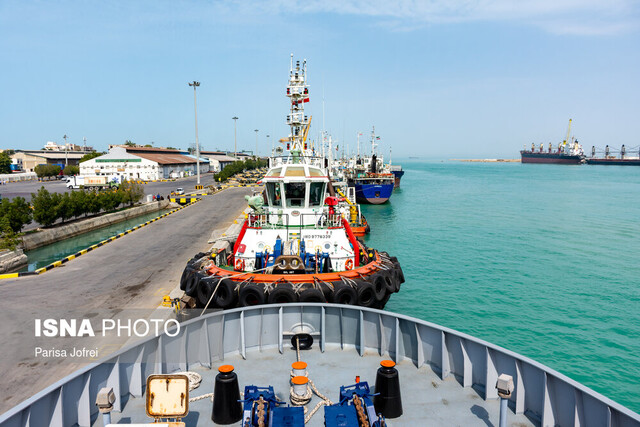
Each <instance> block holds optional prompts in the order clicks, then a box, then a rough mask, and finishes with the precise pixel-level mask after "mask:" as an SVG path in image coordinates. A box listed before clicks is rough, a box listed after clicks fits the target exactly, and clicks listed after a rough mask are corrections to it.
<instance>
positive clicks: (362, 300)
mask: <svg viewBox="0 0 640 427" xmlns="http://www.w3.org/2000/svg"><path fill="white" fill-rule="evenodd" d="M356 283H357V284H358V287H357V293H358V305H360V306H362V307H374V306H375V305H376V303H377V302H378V300H377V299H376V289H375V287H374V286H373V284H372V283H370V282H365V281H364V280H356Z"/></svg>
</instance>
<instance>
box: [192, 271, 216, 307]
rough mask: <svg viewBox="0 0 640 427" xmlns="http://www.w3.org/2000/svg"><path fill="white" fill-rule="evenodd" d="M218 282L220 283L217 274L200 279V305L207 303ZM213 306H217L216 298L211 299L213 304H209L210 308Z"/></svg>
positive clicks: (198, 288) (198, 293) (198, 297)
mask: <svg viewBox="0 0 640 427" xmlns="http://www.w3.org/2000/svg"><path fill="white" fill-rule="evenodd" d="M216 283H218V278H217V277H216V276H209V277H203V278H201V279H200V281H198V286H197V288H196V300H197V301H198V306H199V307H204V306H206V305H207V303H208V302H209V298H211V293H212V292H213V289H214V288H215V286H216ZM213 307H215V298H214V299H213V300H211V304H209V307H208V308H213Z"/></svg>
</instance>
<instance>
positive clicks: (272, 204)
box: [180, 61, 404, 309]
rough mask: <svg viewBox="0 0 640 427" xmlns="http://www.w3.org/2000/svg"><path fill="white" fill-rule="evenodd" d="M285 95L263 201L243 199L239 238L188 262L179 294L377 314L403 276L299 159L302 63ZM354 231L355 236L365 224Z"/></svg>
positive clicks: (209, 303)
mask: <svg viewBox="0 0 640 427" xmlns="http://www.w3.org/2000/svg"><path fill="white" fill-rule="evenodd" d="M287 96H288V97H289V98H291V112H290V114H289V115H288V117H287V123H288V124H289V126H290V128H291V133H290V135H289V138H288V139H287V140H288V143H287V149H288V150H289V153H288V155H287V156H286V157H285V158H283V159H280V160H279V161H277V162H272V164H273V166H272V167H271V168H270V169H269V171H268V172H267V173H266V175H265V176H264V177H263V178H262V181H261V183H262V184H263V185H264V191H263V192H262V194H257V195H254V196H253V197H249V196H247V201H248V204H249V207H250V209H249V211H248V212H247V215H246V218H245V219H244V222H243V224H242V227H241V229H240V231H239V234H238V236H237V237H235V239H234V240H233V241H232V242H231V244H230V245H229V246H228V247H227V248H225V249H223V250H221V251H217V252H215V253H208V254H205V253H201V254H198V255H197V256H195V257H194V258H193V259H192V260H191V261H190V262H189V263H188V264H187V266H186V267H185V270H184V272H183V274H182V278H181V281H180V285H181V289H182V290H184V291H185V293H186V294H187V295H189V296H191V297H194V298H196V300H197V301H198V303H199V304H200V306H201V307H210V308H222V309H229V308H233V307H236V306H248V305H256V304H264V303H284V302H297V301H302V302H325V301H329V302H336V303H342V304H358V305H362V306H366V307H378V308H382V307H384V305H385V304H386V302H387V301H388V299H389V298H390V296H391V294H392V293H394V292H397V291H398V290H399V289H400V285H401V284H402V283H403V282H404V276H403V273H402V269H401V267H400V264H399V262H398V260H397V259H396V258H395V257H391V256H389V255H388V254H386V253H385V252H379V251H377V250H375V249H372V248H368V247H366V246H365V245H364V244H363V243H362V242H360V241H358V240H357V238H356V235H355V233H354V231H353V229H352V227H351V224H350V220H352V221H354V222H357V221H358V213H359V210H358V209H357V207H356V206H353V204H352V203H351V202H349V203H347V201H345V200H344V198H339V197H336V192H335V189H334V188H333V185H332V182H331V180H330V177H329V172H328V169H325V168H322V167H320V166H318V165H317V163H316V162H314V161H312V160H310V159H311V156H309V155H307V153H306V151H307V146H306V141H305V138H306V134H307V131H308V124H309V122H308V119H307V118H306V116H305V115H304V103H306V102H308V101H309V90H308V87H307V81H306V62H303V63H302V64H300V62H299V61H298V62H297V63H296V66H295V67H294V66H293V62H292V64H291V70H290V76H289V84H288V86H287ZM391 188H393V184H391ZM356 196H357V190H356ZM350 205H351V206H350ZM359 224H360V225H361V226H362V228H363V229H364V230H362V231H360V232H359V234H362V233H363V232H365V231H366V227H367V226H368V224H366V220H365V222H364V224H363V223H362V219H360V220H359Z"/></svg>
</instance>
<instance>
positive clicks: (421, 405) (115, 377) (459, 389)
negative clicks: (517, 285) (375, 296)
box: [0, 304, 640, 427]
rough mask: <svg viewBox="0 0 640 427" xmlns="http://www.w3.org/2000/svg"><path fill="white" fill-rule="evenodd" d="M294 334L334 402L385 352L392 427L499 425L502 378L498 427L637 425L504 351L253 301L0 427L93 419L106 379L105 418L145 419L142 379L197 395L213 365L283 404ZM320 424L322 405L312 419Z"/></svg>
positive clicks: (384, 321) (87, 372) (348, 315)
mask: <svg viewBox="0 0 640 427" xmlns="http://www.w3.org/2000/svg"><path fill="white" fill-rule="evenodd" d="M300 332H306V333H309V334H310V335H311V336H313V337H314V344H313V346H312V347H311V349H309V350H304V351H302V352H301V356H302V360H304V361H305V362H307V363H308V364H309V366H308V368H307V371H308V372H309V378H310V379H312V380H313V381H314V382H315V383H316V385H317V386H318V388H319V389H320V391H321V392H322V393H324V394H325V395H327V396H328V397H329V398H330V399H332V400H333V401H334V402H335V401H336V400H337V395H338V389H339V386H340V385H348V384H353V383H354V382H355V376H357V375H359V376H361V378H362V380H365V381H369V383H370V384H371V385H372V384H373V383H374V380H375V374H376V368H377V367H378V363H379V362H380V360H382V359H383V358H391V359H393V360H395V361H396V362H397V363H398V365H397V367H398V370H399V373H400V384H401V387H402V401H403V407H404V410H405V413H404V414H403V415H402V416H401V417H400V418H396V419H390V420H388V424H389V425H482V426H484V425H497V423H498V416H499V409H498V406H499V403H498V399H497V391H496V390H495V388H494V387H495V384H496V380H497V377H498V375H500V374H502V373H505V374H508V375H511V376H513V380H514V382H515V390H514V393H512V395H511V398H510V399H509V408H510V411H509V414H508V423H507V425H515V426H525V425H544V426H547V425H573V426H629V427H631V426H634V427H636V426H640V415H638V414H635V413H633V412H631V411H630V410H628V409H626V408H624V407H622V406H621V405H618V404H616V403H615V402H613V401H611V400H609V399H607V398H605V397H604V396H601V395H599V394H598V393H596V392H594V391H592V390H590V389H588V388H587V387H584V386H582V385H581V384H578V383H576V382H575V381H573V380H571V379H569V378H567V377H565V376H563V375H562V374H559V373H558V372H555V371H553V370H551V369H549V368H547V367H545V366H543V365H541V364H539V363H537V362H535V361H533V360H530V359H527V358H525V357H522V356H519V355H517V354H515V353H513V352H510V351H508V350H505V349H502V348H500V347H497V346H494V345H492V344H489V343H487V342H484V341H481V340H478V339H475V338H473V337H471V336H468V335H465V334H462V333H459V332H456V331H453V330H450V329H447V328H443V327H440V326H437V325H434V324H431V323H428V322H424V321H420V320H417V319H412V318H409V317H406V316H402V315H397V314H394V313H390V312H385V311H379V310H374V309H368V308H360V307H354V306H340V305H332V304H285V305H269V306H257V307H251V308H244V309H234V310H229V311H220V312H216V313H211V314H208V315H205V316H202V317H199V318H197V319H194V320H191V321H189V322H185V323H183V324H182V327H181V330H180V332H179V333H178V334H177V335H176V336H175V337H169V336H166V335H161V336H159V337H154V338H151V339H148V340H145V341H142V342H140V343H138V344H135V345H133V346H131V347H128V348H126V349H123V350H121V351H119V352H117V353H115V354H114V355H113V356H111V357H110V358H108V359H105V360H104V361H103V362H102V363H99V364H92V365H90V366H88V367H87V368H84V369H82V370H80V371H78V372H76V373H75V374H73V375H71V376H69V377H67V378H65V379H63V380H61V381H60V382H58V383H56V384H54V385H52V386H51V387H49V388H47V389H46V390H44V391H42V392H41V393H39V394H37V395H36V396H33V397H32V398H30V399H29V400H27V401H25V402H23V403H22V404H20V405H18V406H17V407H15V408H13V409H12V410H11V411H9V412H7V413H5V414H4V415H2V416H0V426H2V427H4V426H47V425H49V426H59V425H64V426H67V425H69V426H71V425H80V426H89V425H101V421H100V420H99V419H98V412H97V409H96V407H95V405H94V402H95V399H96V395H97V392H98V390H99V389H100V388H102V387H105V386H107V387H112V388H113V390H114V392H115V395H116V402H115V404H114V406H115V407H114V413H113V421H114V422H118V421H119V422H121V423H133V422H150V421H151V420H150V419H149V418H147V417H146V416H145V413H144V392H145V390H144V384H145V379H146V377H147V376H148V375H150V374H154V373H172V372H177V371H186V370H191V371H196V372H199V373H201V374H202V376H203V381H202V383H201V385H200V387H199V388H197V389H196V390H194V391H193V392H191V393H190V397H195V396H198V395H202V394H205V393H209V392H211V391H212V390H213V378H214V376H215V374H216V372H217V368H218V367H219V366H220V365H222V364H232V365H234V366H235V369H236V372H237V374H238V378H239V382H240V388H241V389H243V388H244V386H245V385H251V384H253V385H258V386H267V385H272V386H274V387H275V391H276V393H277V394H278V396H279V397H280V398H281V399H283V400H284V399H286V398H287V397H288V389H289V370H290V366H291V363H292V362H293V361H295V360H296V351H295V349H294V348H292V346H291V340H290V338H291V336H292V335H293V334H295V333H300ZM286 400H288V399H286ZM317 402H318V400H317V399H315V398H314V400H312V401H311V403H310V404H309V409H312V408H313V406H315V404H316V403H317ZM190 406H191V408H190V409H191V411H190V414H189V415H188V416H187V418H185V419H184V421H185V422H186V423H187V425H205V426H206V425H212V422H211V421H210V419H211V408H212V405H211V402H210V400H209V399H203V400H201V401H196V402H193V403H191V404H190ZM322 424H323V411H322V410H321V411H319V412H318V413H316V414H315V416H314V417H313V418H312V419H311V422H310V424H309V425H314V426H320V425H322Z"/></svg>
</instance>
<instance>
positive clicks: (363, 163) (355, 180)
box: [347, 128, 399, 205]
mask: <svg viewBox="0 0 640 427" xmlns="http://www.w3.org/2000/svg"><path fill="white" fill-rule="evenodd" d="M378 139H379V137H377V136H376V134H375V128H374V129H373V130H372V131H371V157H364V158H358V159H356V164H355V166H354V167H353V168H352V169H351V170H350V173H349V174H348V177H347V179H348V182H349V186H350V187H354V188H355V190H356V200H357V202H358V203H368V204H372V205H380V204H382V203H386V202H387V201H388V200H389V198H390V197H391V193H393V189H394V187H395V182H396V178H395V175H394V174H393V173H385V172H384V171H383V162H382V159H381V158H378V156H377V154H376V146H377V144H376V141H377V140H378ZM398 185H399V180H398Z"/></svg>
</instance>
